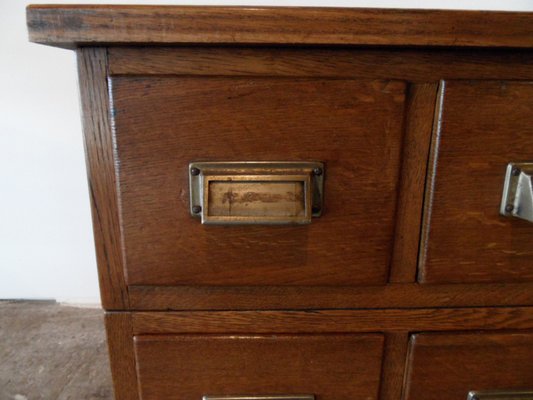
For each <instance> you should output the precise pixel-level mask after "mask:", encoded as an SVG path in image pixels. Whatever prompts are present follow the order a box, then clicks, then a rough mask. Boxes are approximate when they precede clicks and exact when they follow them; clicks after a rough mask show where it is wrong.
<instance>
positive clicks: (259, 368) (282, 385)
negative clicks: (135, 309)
mask: <svg viewBox="0 0 533 400" xmlns="http://www.w3.org/2000/svg"><path fill="white" fill-rule="evenodd" d="M134 343H135V356H136V361H137V371H138V381H139V388H140V391H141V396H142V399H143V400H151V399H154V400H155V399H158V400H159V399H179V400H201V399H202V397H203V396H212V397H213V398H220V397H224V396H230V395H232V396H250V397H251V396H264V395H293V396H294V395H310V396H312V395H314V396H315V398H316V399H320V400H357V399H361V400H372V399H377V398H378V391H379V381H380V371H381V359H382V353H383V343H384V339H383V336H382V335H380V334H365V335H355V334H353V335H352V334H347V335H253V336H227V335H224V336H218V335H217V336H199V335H158V336H156V335H139V336H136V337H135V340H134ZM292 398H294V400H297V399H299V397H296V396H294V397H288V399H292ZM300 398H306V397H301V396H300Z"/></svg>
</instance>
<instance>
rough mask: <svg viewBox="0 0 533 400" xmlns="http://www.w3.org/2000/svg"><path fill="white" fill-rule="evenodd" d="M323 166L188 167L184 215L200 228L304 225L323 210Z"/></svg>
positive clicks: (218, 164) (236, 164)
mask: <svg viewBox="0 0 533 400" xmlns="http://www.w3.org/2000/svg"><path fill="white" fill-rule="evenodd" d="M323 188H324V164H323V163H321V162H314V161H313V162H299V161H287V162H280V161H272V162H269V161H237V162H193V163H191V164H189V191H190V213H191V215H192V216H193V217H196V218H200V219H201V222H202V224H219V225H233V224H257V225H263V224H280V225H284V224H309V223H311V219H312V217H319V216H320V215H321V213H322V206H323Z"/></svg>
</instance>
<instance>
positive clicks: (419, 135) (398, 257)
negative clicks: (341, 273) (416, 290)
mask: <svg viewBox="0 0 533 400" xmlns="http://www.w3.org/2000/svg"><path fill="white" fill-rule="evenodd" d="M437 88H438V86H437V84H436V83H433V84H432V83H428V84H413V85H410V86H409V90H408V94H407V111H406V117H405V118H406V124H405V137H404V144H403V155H402V167H401V171H402V172H401V185H400V192H399V193H400V195H399V200H398V212H397V213H396V234H395V237H394V251H393V259H392V264H391V270H390V276H389V282H414V281H415V280H416V268H417V264H418V253H419V243H420V233H421V232H420V227H421V222H422V209H423V206H422V205H423V201H424V187H425V180H426V179H425V178H426V171H427V163H428V156H429V145H430V142H431V132H432V127H433V114H434V110H435V102H436V98H437Z"/></svg>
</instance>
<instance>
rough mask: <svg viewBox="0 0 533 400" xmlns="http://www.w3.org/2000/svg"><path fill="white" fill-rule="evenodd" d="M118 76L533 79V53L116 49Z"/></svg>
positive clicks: (113, 68)
mask: <svg viewBox="0 0 533 400" xmlns="http://www.w3.org/2000/svg"><path fill="white" fill-rule="evenodd" d="M109 70H110V74H112V75H195V76H196V75H202V76H209V75H215V76H243V75H246V76H285V77H317V78H350V79H353V78H354V77H355V78H359V79H398V80H407V81H410V82H417V83H427V82H435V81H438V80H440V79H510V80H513V79H533V52H531V50H530V49H520V50H516V49H479V48H477V49H458V48H455V49H448V48H446V49H435V48H432V49H428V48H419V49H416V50H415V49H410V48H402V49H399V48H387V49H380V48H367V47H359V48H345V47H340V48H324V47H317V48H313V49H312V50H310V49H309V48H304V47H301V48H299V47H297V48H294V47H266V46H265V47H256V48H249V47H248V48H247V47H111V48H110V49H109Z"/></svg>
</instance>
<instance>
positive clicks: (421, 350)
mask: <svg viewBox="0 0 533 400" xmlns="http://www.w3.org/2000/svg"><path fill="white" fill-rule="evenodd" d="M532 360H533V334H532V333H531V332H527V333H460V334H454V333H434V334H416V335H413V336H412V337H411V341H410V345H409V359H408V363H409V364H408V370H407V374H408V375H407V381H406V385H407V386H406V389H405V390H406V395H405V400H419V399H424V400H466V398H467V395H468V393H469V392H470V391H479V392H493V391H494V392H496V391H499V392H507V393H510V392H513V391H519V390H528V389H529V390H532V391H533V361H532ZM532 394H533V392H532ZM528 398H531V397H528ZM483 399H484V398H480V400H483ZM488 399H491V400H493V399H494V400H508V399H509V400H510V399H515V398H514V397H512V396H510V395H507V396H503V397H488V398H487V400H488Z"/></svg>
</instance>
